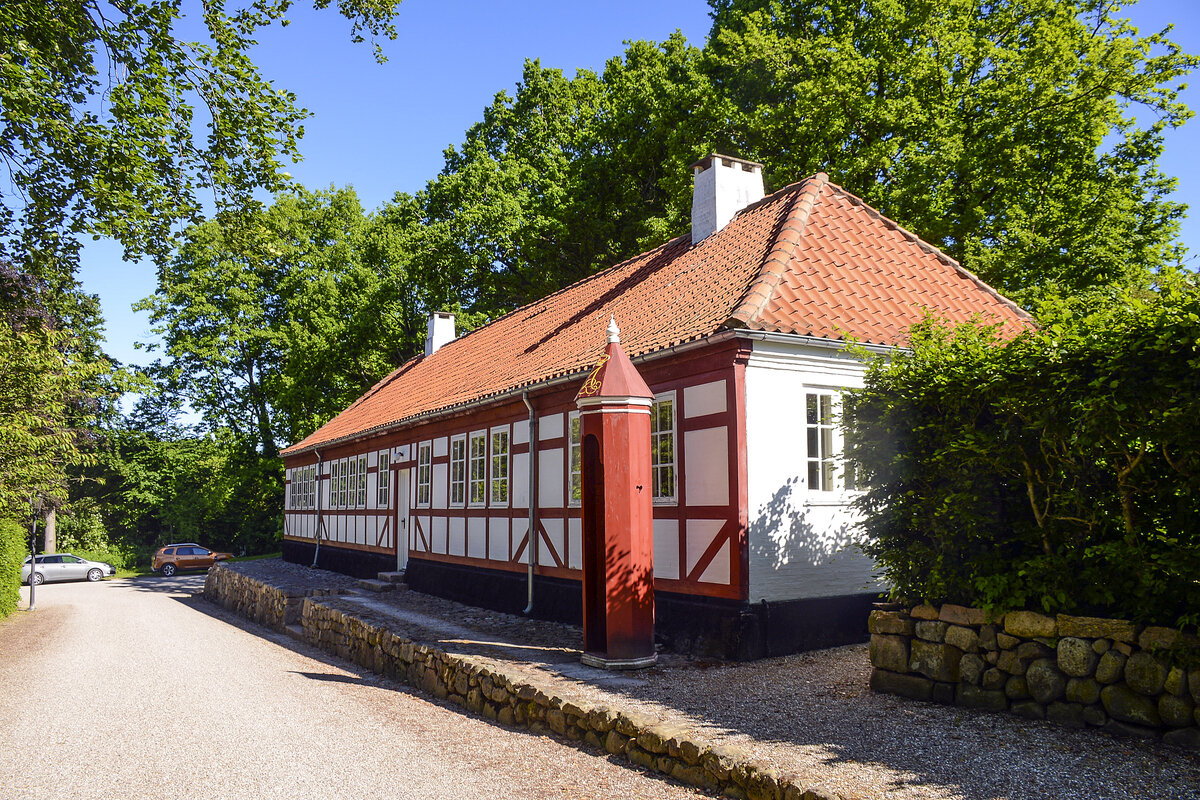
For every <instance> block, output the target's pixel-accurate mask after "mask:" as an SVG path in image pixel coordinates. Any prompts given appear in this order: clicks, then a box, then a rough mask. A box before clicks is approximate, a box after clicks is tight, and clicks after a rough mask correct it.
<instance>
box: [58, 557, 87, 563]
mask: <svg viewBox="0 0 1200 800" xmlns="http://www.w3.org/2000/svg"><path fill="white" fill-rule="evenodd" d="M62 560H63V563H64V564H82V563H83V559H82V558H79V557H78V556H63V557H62Z"/></svg>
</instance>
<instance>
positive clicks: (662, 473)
mask: <svg viewBox="0 0 1200 800" xmlns="http://www.w3.org/2000/svg"><path fill="white" fill-rule="evenodd" d="M675 475H676V472H675V393H674V392H667V393H665V394H660V395H655V397H654V404H653V405H652V406H651V407H650V479H651V484H652V487H653V496H654V502H656V503H671V502H674V501H675V499H676V492H675V489H676V487H675Z"/></svg>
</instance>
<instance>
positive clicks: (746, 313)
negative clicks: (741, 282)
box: [724, 172, 829, 328]
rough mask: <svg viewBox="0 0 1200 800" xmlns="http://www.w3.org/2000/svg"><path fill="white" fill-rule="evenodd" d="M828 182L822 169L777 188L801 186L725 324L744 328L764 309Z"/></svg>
mask: <svg viewBox="0 0 1200 800" xmlns="http://www.w3.org/2000/svg"><path fill="white" fill-rule="evenodd" d="M828 183H829V176H828V175H826V174H825V173H824V172H818V173H817V174H816V175H813V176H812V177H811V178H806V179H805V180H803V181H801V182H800V183H796V184H792V186H788V187H785V188H784V189H781V190H780V192H786V191H788V190H789V189H792V188H793V187H800V189H799V191H798V192H797V193H796V197H795V199H794V200H793V201H792V206H791V208H790V209H789V210H788V213H787V216H786V217H785V218H784V220H783V223H782V225H781V226H780V229H779V233H778V234H777V235H776V237H775V241H774V242H773V243H772V246H771V250H770V251H769V252H768V253H767V257H766V258H765V259H763V264H762V267H761V268H760V269H759V271H758V274H757V275H756V276H754V279H753V280H752V281H750V285H749V287H748V288H747V289H746V293H745V294H744V295H742V298H741V300H739V301H738V304H737V305H736V306H734V308H733V311H732V312H730V314H729V318H728V319H727V320H726V321H725V323H724V327H726V328H745V327H747V326H749V325H750V323H751V322H753V321H754V320H755V319H756V318H757V317H758V315H759V314H760V313H762V310H763V309H764V308H766V306H767V303H768V302H770V300H771V295H773V294H774V293H775V287H776V286H778V285H779V282H780V281H782V280H783V273H784V271H785V270H786V269H787V267H788V264H789V263H790V262H791V260H792V256H793V255H794V254H795V252H796V248H797V247H799V245H800V240H801V239H802V238H803V237H804V231H805V229H806V228H807V227H808V220H809V217H810V216H811V215H812V210H813V207H814V206H815V205H816V203H817V199H818V198H819V197H820V195H821V189H822V188H823V187H824V186H826V185H827V184H828ZM780 192H776V193H775V194H779V193H780ZM764 199H766V198H764Z"/></svg>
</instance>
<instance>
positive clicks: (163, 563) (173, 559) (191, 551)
mask: <svg viewBox="0 0 1200 800" xmlns="http://www.w3.org/2000/svg"><path fill="white" fill-rule="evenodd" d="M227 558H233V553H219V552H217V551H214V550H209V549H208V548H207V547H201V546H200V545H198V544H196V543H195V542H183V543H179V544H169V545H166V546H165V547H160V548H158V551H157V552H155V554H154V561H153V563H151V564H150V568H151V569H153V570H154V571H155V572H161V573H162V574H163V576H165V577H167V578H169V577H171V576H172V575H174V574H175V573H176V572H179V571H180V570H185V569H208V568H209V567H211V566H212V565H213V564H215V563H217V562H218V561H224V560H225V559H227Z"/></svg>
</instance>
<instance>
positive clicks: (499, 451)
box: [488, 425, 512, 508]
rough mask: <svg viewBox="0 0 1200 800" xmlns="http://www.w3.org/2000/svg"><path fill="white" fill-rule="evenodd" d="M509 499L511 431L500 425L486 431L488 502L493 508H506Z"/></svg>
mask: <svg viewBox="0 0 1200 800" xmlns="http://www.w3.org/2000/svg"><path fill="white" fill-rule="evenodd" d="M500 443H502V444H503V447H502V448H501V446H500ZM511 499H512V431H511V430H510V429H509V427H508V426H507V425H502V426H500V427H498V428H492V429H491V431H489V432H488V503H489V504H490V505H491V506H492V507H493V508H508V504H509V502H510V501H511Z"/></svg>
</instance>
